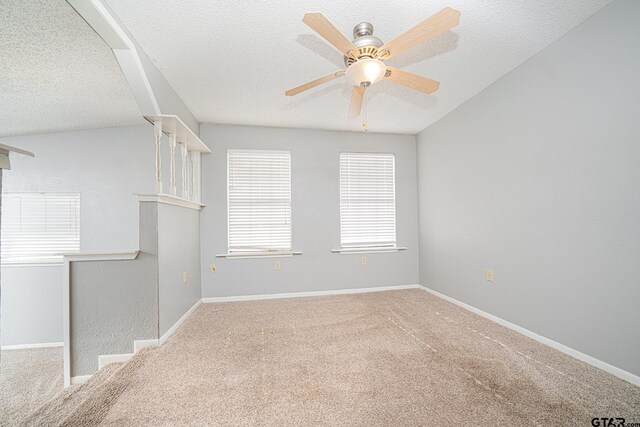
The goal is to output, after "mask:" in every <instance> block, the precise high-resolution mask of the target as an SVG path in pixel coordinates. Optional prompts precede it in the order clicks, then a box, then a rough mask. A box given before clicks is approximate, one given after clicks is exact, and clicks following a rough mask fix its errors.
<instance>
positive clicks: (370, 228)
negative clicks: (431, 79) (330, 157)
mask: <svg viewBox="0 0 640 427" xmlns="http://www.w3.org/2000/svg"><path fill="white" fill-rule="evenodd" d="M340 240H341V246H342V247H343V248H354V247H355V248H358V247H363V248H366V247H372V248H375V247H395V246H396V194H395V156H394V155H393V154H384V153H340Z"/></svg>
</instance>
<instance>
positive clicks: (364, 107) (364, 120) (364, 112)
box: [362, 87, 369, 132]
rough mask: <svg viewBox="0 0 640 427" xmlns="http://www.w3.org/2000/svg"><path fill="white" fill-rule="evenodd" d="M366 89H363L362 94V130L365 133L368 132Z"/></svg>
mask: <svg viewBox="0 0 640 427" xmlns="http://www.w3.org/2000/svg"><path fill="white" fill-rule="evenodd" d="M366 95H367V88H366V87H365V88H364V92H363V93H362V130H363V131H365V132H369V128H368V127H367V96H366Z"/></svg>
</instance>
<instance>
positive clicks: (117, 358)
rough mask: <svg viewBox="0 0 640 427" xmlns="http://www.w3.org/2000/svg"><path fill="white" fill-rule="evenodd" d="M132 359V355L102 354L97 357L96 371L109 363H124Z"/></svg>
mask: <svg viewBox="0 0 640 427" xmlns="http://www.w3.org/2000/svg"><path fill="white" fill-rule="evenodd" d="M132 357H133V353H126V354H104V355H101V356H98V370H100V369H102V368H104V367H105V366H106V365H108V364H109V363H116V362H126V361H127V360H129V359H131V358H132Z"/></svg>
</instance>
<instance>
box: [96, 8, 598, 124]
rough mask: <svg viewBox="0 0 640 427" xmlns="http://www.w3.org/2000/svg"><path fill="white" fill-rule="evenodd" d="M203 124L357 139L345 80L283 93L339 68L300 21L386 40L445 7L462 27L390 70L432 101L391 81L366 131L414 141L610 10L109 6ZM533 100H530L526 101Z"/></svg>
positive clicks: (376, 98)
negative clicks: (365, 25) (418, 84)
mask: <svg viewBox="0 0 640 427" xmlns="http://www.w3.org/2000/svg"><path fill="white" fill-rule="evenodd" d="M107 2H108V4H109V5H110V6H111V7H112V8H113V9H114V11H115V13H116V14H117V15H118V17H119V18H120V19H121V20H122V21H123V22H124V24H125V26H126V27H127V28H128V29H129V31H130V32H131V33H132V34H133V36H134V37H135V38H136V40H137V41H138V42H139V43H140V44H141V45H142V47H143V48H144V49H145V51H146V52H147V54H148V55H149V56H151V57H152V59H153V60H154V62H155V63H156V65H157V66H158V67H159V68H160V70H161V71H162V73H163V74H164V76H165V77H166V78H167V80H168V81H169V82H170V83H171V85H172V86H173V88H174V89H175V90H176V92H177V93H178V94H179V95H180V96H181V97H182V99H183V100H184V102H185V103H186V104H187V106H188V107H189V108H190V109H191V110H192V111H193V113H194V114H195V115H196V117H197V118H198V120H200V121H201V122H216V123H241V124H259V125H268V126H290V127H305V128H321V129H338V130H360V121H359V120H348V119H347V118H346V115H347V109H348V105H349V97H350V88H349V87H348V85H347V83H346V82H345V80H344V78H340V79H338V80H335V81H333V82H331V83H328V84H325V85H324V86H320V87H317V88H315V89H312V90H310V91H308V92H305V93H303V94H300V95H297V96H296V97H293V98H287V97H285V96H284V91H285V90H286V89H288V88H290V87H293V86H297V85H298V84H301V83H304V82H306V81H308V80H311V79H314V78H316V77H319V76H322V75H325V74H327V73H330V72H332V71H334V70H336V69H338V68H340V67H342V66H343V63H342V57H341V55H340V54H339V53H338V52H337V51H336V50H335V49H334V48H333V47H332V46H330V45H329V44H328V43H327V42H325V41H324V40H323V39H321V38H320V37H319V36H317V35H316V34H315V33H313V31H312V30H311V29H309V28H308V27H307V26H306V25H304V24H303V23H302V21H301V19H302V16H303V15H304V13H305V12H307V11H321V12H323V13H324V14H325V15H326V16H327V17H328V18H329V19H330V20H331V21H332V22H333V23H334V24H335V25H336V26H337V27H338V28H339V29H340V30H341V31H342V32H343V33H345V34H346V35H347V36H351V31H352V28H353V26H354V25H355V24H357V23H358V22H360V21H363V20H364V21H369V22H371V23H372V24H373V25H374V27H375V31H374V34H375V35H376V36H378V37H380V38H381V39H382V40H383V41H389V40H390V39H392V38H393V37H395V36H397V35H398V34H400V33H402V32H404V31H405V30H407V29H408V28H410V27H412V26H413V25H415V24H417V23H418V22H420V21H422V20H423V19H425V18H427V17H429V16H431V15H432V14H434V13H435V12H437V11H439V10H440V9H442V8H443V7H445V6H452V7H454V8H456V9H458V10H460V11H461V12H462V16H461V21H460V25H459V26H458V27H456V28H455V29H454V30H453V31H451V32H448V33H445V34H443V35H441V36H439V37H438V38H437V39H434V40H432V41H431V42H427V43H426V44H423V45H419V46H418V47H415V48H413V49H411V50H410V51H407V52H405V53H403V54H402V55H398V57H396V58H393V59H391V60H389V64H390V65H393V66H396V67H401V68H404V69H406V70H407V71H411V72H414V73H418V74H422V75H425V76H428V77H431V78H434V79H436V80H439V81H440V82H441V86H440V90H439V91H438V92H436V93H435V94H434V95H425V94H422V93H418V92H415V91H412V90H410V89H408V88H405V87H402V86H397V85H395V84H393V83H391V82H385V81H383V82H380V83H378V84H376V85H374V86H373V87H372V88H371V89H370V91H369V94H368V101H367V102H366V108H367V115H368V122H369V130H370V131H377V132H398V133H417V132H419V131H421V130H422V129H424V128H425V127H427V126H428V125H430V124H431V123H433V122H435V121H436V120H438V119H439V118H440V117H442V116H444V115H445V114H447V113H448V112H450V111H451V110H453V109H454V108H456V107H457V106H459V105H460V104H462V103H463V102H464V101H466V100H468V99H469V98H471V97H473V96H474V95H475V94H477V93H478V92H480V91H481V90H482V89H484V88H485V87H487V86H488V85H489V84H491V83H492V82H494V81H495V80H497V79H498V78H499V77H501V76H503V75H504V74H506V73H508V72H509V71H511V70H512V69H514V68H515V67H516V66H518V65H519V64H521V63H522V62H523V61H525V60H526V59H527V58H529V57H531V56H532V55H533V54H535V53H536V52H538V51H540V50H541V49H543V48H544V47H545V46H547V45H549V44H550V43H551V42H553V41H554V40H556V39H558V38H559V37H560V36H561V35H563V34H564V33H566V32H567V31H568V30H570V29H571V28H573V27H574V26H576V25H577V24H579V23H580V22H582V21H583V20H585V19H586V18H587V17H589V16H590V15H592V14H593V13H594V12H596V11H597V10H599V9H600V8H602V7H603V6H605V5H606V4H608V3H609V2H610V0H535V1H531V0H490V1H478V0H447V1H443V0H432V1H429V2H425V1H424V0H397V1H389V0H384V1H382V0H366V1H365V0H350V1H321V2H320V1H308V0H297V1H294V0H290V1H267V0H243V1H231V0H223V1H211V0H190V1H183V0H173V1H170V0H164V1H158V0H136V1H132V0H107ZM523 102H526V100H523Z"/></svg>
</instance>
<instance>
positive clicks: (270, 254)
mask: <svg viewBox="0 0 640 427" xmlns="http://www.w3.org/2000/svg"><path fill="white" fill-rule="evenodd" d="M294 255H302V252H275V251H274V252H233V253H229V254H218V255H216V257H217V258H227V259H252V258H290V257H292V256H294Z"/></svg>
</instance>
